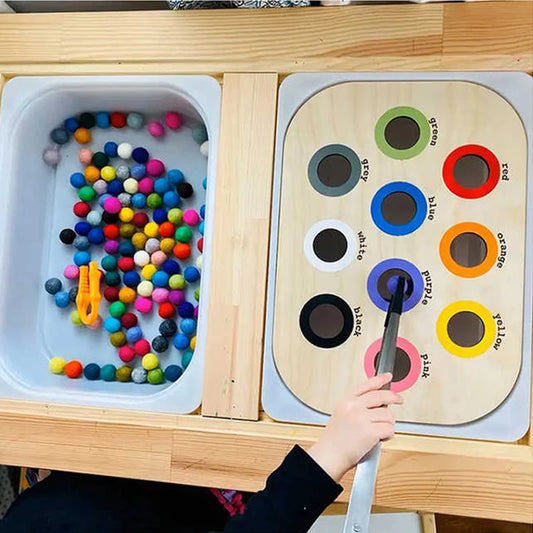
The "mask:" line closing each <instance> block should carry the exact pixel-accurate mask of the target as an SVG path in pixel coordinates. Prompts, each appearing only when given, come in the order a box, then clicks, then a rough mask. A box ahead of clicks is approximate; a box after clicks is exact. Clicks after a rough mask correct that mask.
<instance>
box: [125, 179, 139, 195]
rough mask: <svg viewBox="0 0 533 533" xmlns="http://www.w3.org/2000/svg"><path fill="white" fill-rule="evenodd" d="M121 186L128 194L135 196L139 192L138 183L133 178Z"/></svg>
mask: <svg viewBox="0 0 533 533" xmlns="http://www.w3.org/2000/svg"><path fill="white" fill-rule="evenodd" d="M122 186H123V187H124V190H125V191H126V192H127V193H129V194H135V193H136V192H137V191H138V190H139V182H138V181H137V180H136V179H135V178H128V179H127V180H126V181H125V182H124V183H123V184H122Z"/></svg>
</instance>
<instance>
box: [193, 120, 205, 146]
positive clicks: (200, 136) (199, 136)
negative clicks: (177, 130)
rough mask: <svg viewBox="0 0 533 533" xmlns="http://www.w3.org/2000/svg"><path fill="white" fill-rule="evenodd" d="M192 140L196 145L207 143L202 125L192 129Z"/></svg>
mask: <svg viewBox="0 0 533 533" xmlns="http://www.w3.org/2000/svg"><path fill="white" fill-rule="evenodd" d="M192 138H193V139H194V140H195V141H196V142H197V143H198V144H202V143H204V142H205V141H207V130H206V129H205V126H204V125H203V124H202V125H200V126H196V127H194V128H193V129H192Z"/></svg>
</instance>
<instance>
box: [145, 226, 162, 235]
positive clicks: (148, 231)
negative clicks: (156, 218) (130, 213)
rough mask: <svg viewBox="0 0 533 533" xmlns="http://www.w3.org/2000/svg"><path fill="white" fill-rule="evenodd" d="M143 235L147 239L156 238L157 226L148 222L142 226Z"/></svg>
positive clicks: (157, 233)
mask: <svg viewBox="0 0 533 533" xmlns="http://www.w3.org/2000/svg"><path fill="white" fill-rule="evenodd" d="M144 233H145V235H146V236H147V237H157V236H158V235H159V224H157V223H155V222H148V224H146V226H144Z"/></svg>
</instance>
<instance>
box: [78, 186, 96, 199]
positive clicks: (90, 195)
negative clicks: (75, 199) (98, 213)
mask: <svg viewBox="0 0 533 533" xmlns="http://www.w3.org/2000/svg"><path fill="white" fill-rule="evenodd" d="M95 195H96V193H95V192H94V189H93V188H92V187H91V186H90V185H84V186H83V187H82V188H81V189H80V190H79V191H78V196H79V197H80V200H81V201H82V202H91V201H92V200H93V199H94V197H95Z"/></svg>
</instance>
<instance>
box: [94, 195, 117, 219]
mask: <svg viewBox="0 0 533 533" xmlns="http://www.w3.org/2000/svg"><path fill="white" fill-rule="evenodd" d="M102 198H103V199H104V200H103V201H102V207H103V204H104V201H105V200H107V198H109V194H104V195H103V196H101V197H100V200H102ZM100 200H99V202H100ZM102 220H103V221H104V222H105V223H106V224H116V223H117V222H118V213H108V212H107V211H104V212H103V213H102Z"/></svg>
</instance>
